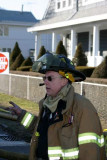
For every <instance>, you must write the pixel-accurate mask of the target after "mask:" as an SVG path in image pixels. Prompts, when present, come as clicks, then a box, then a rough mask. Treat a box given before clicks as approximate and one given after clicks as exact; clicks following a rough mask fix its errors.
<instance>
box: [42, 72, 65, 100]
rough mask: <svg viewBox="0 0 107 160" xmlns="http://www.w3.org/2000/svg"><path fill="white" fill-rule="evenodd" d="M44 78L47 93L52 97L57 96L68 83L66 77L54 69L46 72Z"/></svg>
mask: <svg viewBox="0 0 107 160" xmlns="http://www.w3.org/2000/svg"><path fill="white" fill-rule="evenodd" d="M43 80H44V83H45V86H46V93H47V95H49V96H52V97H55V96H57V94H58V92H59V91H60V90H61V88H63V87H64V86H65V85H66V84H67V83H68V80H67V79H66V78H64V77H62V76H61V75H60V74H59V73H58V72H54V71H48V72H46V74H45V76H44V78H43Z"/></svg>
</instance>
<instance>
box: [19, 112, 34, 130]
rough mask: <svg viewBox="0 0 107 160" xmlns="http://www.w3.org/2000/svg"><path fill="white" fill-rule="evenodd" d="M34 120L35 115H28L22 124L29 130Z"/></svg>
mask: <svg viewBox="0 0 107 160" xmlns="http://www.w3.org/2000/svg"><path fill="white" fill-rule="evenodd" d="M33 118H34V115H32V114H31V113H28V112H27V113H26V114H25V116H24V117H23V119H22V121H21V124H22V125H23V126H24V127H25V128H28V127H29V126H30V124H31V122H32V120H33Z"/></svg>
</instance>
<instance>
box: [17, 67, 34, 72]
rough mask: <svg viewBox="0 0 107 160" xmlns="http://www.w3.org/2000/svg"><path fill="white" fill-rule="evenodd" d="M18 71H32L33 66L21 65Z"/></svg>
mask: <svg viewBox="0 0 107 160" xmlns="http://www.w3.org/2000/svg"><path fill="white" fill-rule="evenodd" d="M16 70H17V71H31V70H32V66H21V67H18V68H17V69H16Z"/></svg>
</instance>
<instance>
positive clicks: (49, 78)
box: [43, 76, 52, 81]
mask: <svg viewBox="0 0 107 160" xmlns="http://www.w3.org/2000/svg"><path fill="white" fill-rule="evenodd" d="M46 79H48V81H52V77H51V76H49V77H46V76H44V77H43V81H45V80H46Z"/></svg>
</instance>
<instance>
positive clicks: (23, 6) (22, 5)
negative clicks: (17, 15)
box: [21, 4, 24, 12]
mask: <svg viewBox="0 0 107 160" xmlns="http://www.w3.org/2000/svg"><path fill="white" fill-rule="evenodd" d="M23 7H24V5H23V4H22V10H21V11H22V12H23Z"/></svg>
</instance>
